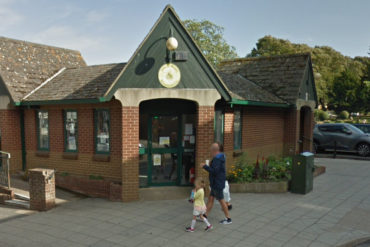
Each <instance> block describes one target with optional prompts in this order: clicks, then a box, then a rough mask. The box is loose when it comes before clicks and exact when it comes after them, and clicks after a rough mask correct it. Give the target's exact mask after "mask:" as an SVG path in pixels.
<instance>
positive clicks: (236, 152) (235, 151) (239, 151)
mask: <svg viewBox="0 0 370 247" xmlns="http://www.w3.org/2000/svg"><path fill="white" fill-rule="evenodd" d="M242 154H243V150H241V149H239V150H234V152H233V156H234V157H238V156H241V155H242Z"/></svg>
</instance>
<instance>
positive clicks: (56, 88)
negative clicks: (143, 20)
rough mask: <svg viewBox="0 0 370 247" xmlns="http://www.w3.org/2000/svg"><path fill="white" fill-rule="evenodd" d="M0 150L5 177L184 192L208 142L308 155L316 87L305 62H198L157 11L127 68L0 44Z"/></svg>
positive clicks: (229, 148) (305, 58) (180, 30)
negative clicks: (43, 176)
mask: <svg viewBox="0 0 370 247" xmlns="http://www.w3.org/2000/svg"><path fill="white" fill-rule="evenodd" d="M0 54H1V56H0V76H1V78H0V80H1V81H0V114H1V115H0V131H1V142H0V143H1V147H0V149H1V150H5V151H8V152H11V153H12V157H13V158H12V163H11V169H12V171H13V172H16V171H18V170H27V169H31V168H38V167H44V168H52V169H56V170H57V174H58V176H57V181H56V182H57V184H59V185H60V186H64V187H67V188H70V189H72V190H76V191H80V192H83V193H87V194H91V195H94V196H103V197H104V196H105V197H109V198H111V199H112V200H123V201H132V200H137V199H139V194H140V193H139V192H140V188H145V187H156V186H181V185H187V184H189V170H191V168H192V167H194V166H195V172H196V175H197V176H205V175H206V174H205V172H204V171H202V169H200V168H199V163H201V162H203V161H204V160H206V159H209V154H208V151H209V145H210V144H211V143H212V142H214V141H215V140H217V141H220V142H223V143H224V146H225V152H226V155H227V165H230V164H232V163H233V159H234V158H235V157H237V156H238V155H240V154H241V153H242V152H247V153H248V155H249V157H250V158H251V159H255V157H256V156H257V155H258V154H259V155H264V156H269V155H278V156H283V155H292V154H295V153H297V152H300V151H305V150H311V146H312V141H311V140H312V130H313V109H314V108H315V106H316V90H315V84H314V78H313V72H312V65H311V59H310V55H309V54H298V55H287V56H276V57H260V58H241V59H234V60H230V61H224V62H223V63H222V64H221V65H220V67H219V70H218V71H215V70H214V69H213V68H212V66H211V65H210V64H209V63H208V62H207V61H206V59H205V58H204V56H203V55H202V53H201V52H200V50H199V48H198V47H197V46H196V45H195V43H194V41H193V39H192V38H191V36H190V35H189V33H188V32H187V31H186V30H185V28H184V26H183V25H182V23H181V21H180V20H179V18H178V16H177V15H176V13H175V12H174V10H173V9H172V7H170V6H167V7H166V8H165V10H164V11H163V13H162V14H161V16H160V18H159V19H158V21H157V22H156V23H155V25H154V26H153V28H152V29H151V31H150V32H149V34H148V35H147V37H146V38H145V39H144V41H143V42H142V43H141V44H140V46H139V47H138V49H137V50H136V51H135V53H134V54H133V56H132V57H131V59H130V60H129V61H128V62H127V63H118V64H105V65H93V66H87V65H86V63H85V62H84V60H83V58H82V57H81V55H80V53H79V52H77V51H72V50H67V49H61V48H55V47H50V46H45V45H39V44H33V43H30V42H24V41H17V40H12V39H8V38H0Z"/></svg>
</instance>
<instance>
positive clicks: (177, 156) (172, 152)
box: [148, 115, 182, 186]
mask: <svg viewBox="0 0 370 247" xmlns="http://www.w3.org/2000/svg"><path fill="white" fill-rule="evenodd" d="M180 118H181V116H180V115H151V116H150V117H149V123H148V127H149V129H148V137H149V140H148V163H149V164H148V165H149V167H148V185H149V186H156V185H157V186H161V185H179V184H180V181H181V179H180V178H181V171H182V146H181V137H182V133H181V119H180Z"/></svg>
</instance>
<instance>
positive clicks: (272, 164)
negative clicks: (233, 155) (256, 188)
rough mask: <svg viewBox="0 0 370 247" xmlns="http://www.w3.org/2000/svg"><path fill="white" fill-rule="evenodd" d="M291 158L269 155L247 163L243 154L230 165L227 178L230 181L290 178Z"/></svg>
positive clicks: (247, 181)
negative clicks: (266, 157)
mask: <svg viewBox="0 0 370 247" xmlns="http://www.w3.org/2000/svg"><path fill="white" fill-rule="evenodd" d="M291 170H292V158H291V157H285V158H277V157H275V156H270V157H269V158H268V159H264V160H262V159H259V161H258V164H257V162H255V163H253V164H252V163H249V162H248V159H247V155H246V154H243V155H242V156H241V157H240V158H239V159H238V160H237V161H236V162H235V165H233V166H231V169H230V170H229V174H228V177H227V179H228V180H229V182H231V183H249V182H254V181H256V182H267V181H282V180H290V178H291Z"/></svg>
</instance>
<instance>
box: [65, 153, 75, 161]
mask: <svg viewBox="0 0 370 247" xmlns="http://www.w3.org/2000/svg"><path fill="white" fill-rule="evenodd" d="M63 159H68V160H77V159H78V153H69V152H64V153H63Z"/></svg>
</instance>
